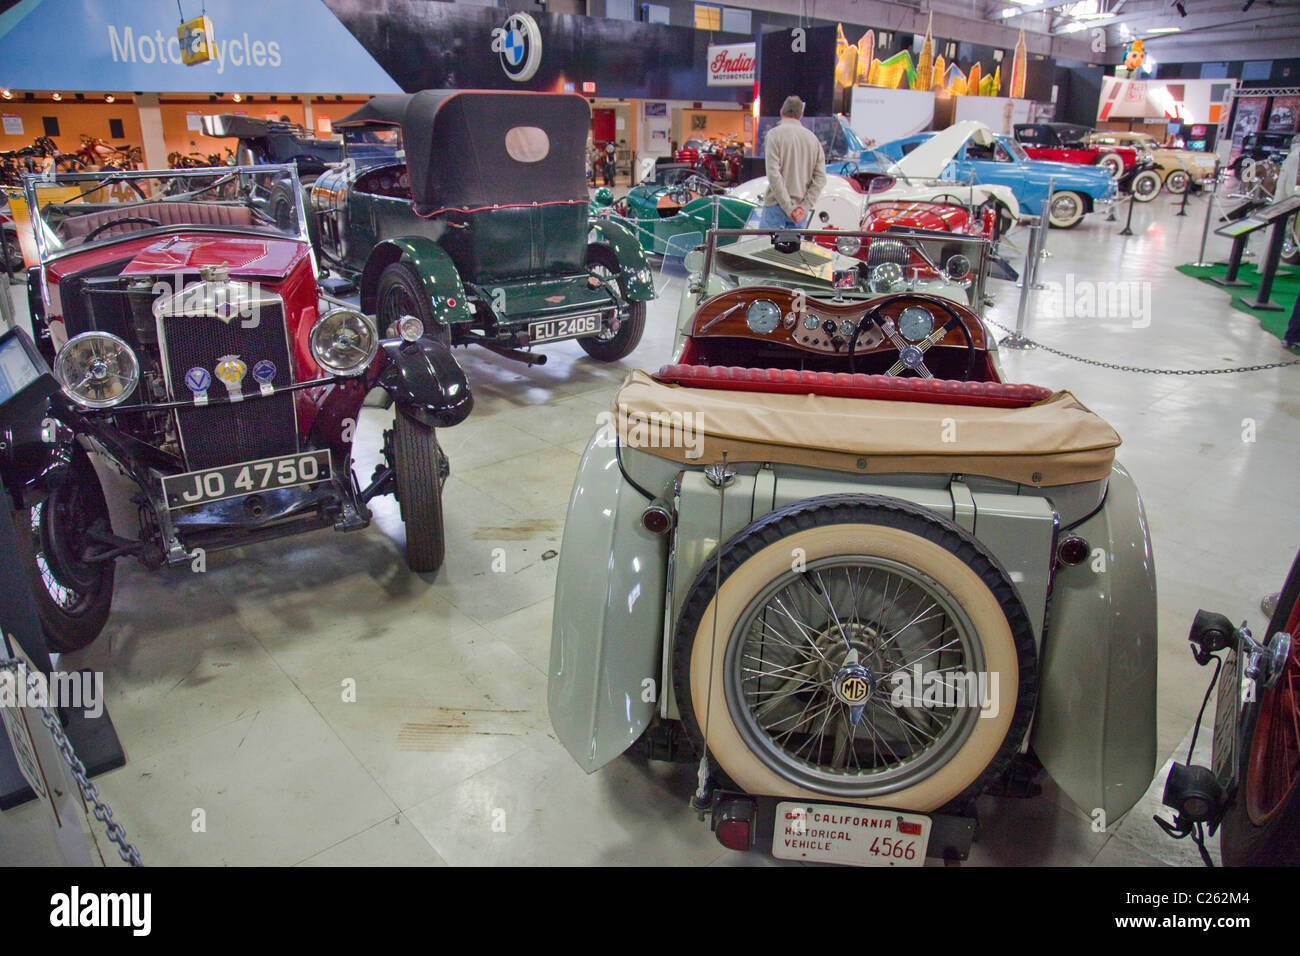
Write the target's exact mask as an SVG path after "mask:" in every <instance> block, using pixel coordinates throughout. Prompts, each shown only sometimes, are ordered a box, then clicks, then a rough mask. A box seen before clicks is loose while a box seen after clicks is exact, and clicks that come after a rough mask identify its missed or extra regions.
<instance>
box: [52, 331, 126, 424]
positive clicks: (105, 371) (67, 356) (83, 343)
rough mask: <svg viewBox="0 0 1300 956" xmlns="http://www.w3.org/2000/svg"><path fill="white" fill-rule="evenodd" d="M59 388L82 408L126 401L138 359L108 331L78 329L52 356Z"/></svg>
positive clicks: (104, 406)
mask: <svg viewBox="0 0 1300 956" xmlns="http://www.w3.org/2000/svg"><path fill="white" fill-rule="evenodd" d="M54 377H55V378H56V379H58V381H59V384H60V385H62V386H63V391H64V392H65V393H66V394H67V396H68V397H69V398H71V399H72V400H73V401H74V402H76V403H77V404H78V405H82V406H84V407H86V408H112V407H113V406H114V405H120V404H121V403H122V402H124V401H126V399H127V396H129V395H130V394H131V393H132V392H133V391H135V386H136V383H137V382H139V381H140V362H139V360H137V359H136V357H135V353H134V352H132V351H131V347H130V346H129V345H127V344H126V343H125V342H123V341H122V340H121V339H119V338H118V337H117V336H116V335H113V334H111V333H109V332H82V333H81V334H80V335H75V336H73V337H72V338H71V339H69V340H68V342H67V344H66V345H64V346H63V348H61V349H60V350H59V354H58V355H57V356H55V359H54Z"/></svg>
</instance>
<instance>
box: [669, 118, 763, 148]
mask: <svg viewBox="0 0 1300 956" xmlns="http://www.w3.org/2000/svg"><path fill="white" fill-rule="evenodd" d="M673 113H674V114H675V115H674V116H673V127H672V135H673V139H675V140H676V141H677V145H678V146H681V144H682V143H684V142H686V141H687V140H688V139H712V138H713V137H715V136H732V135H735V136H740V137H742V138H743V137H744V136H745V117H746V116H748V115H749V114H748V113H746V112H745V111H744V110H674V111H673ZM693 116H703V117H704V122H705V127H704V129H692V128H691V117H693Z"/></svg>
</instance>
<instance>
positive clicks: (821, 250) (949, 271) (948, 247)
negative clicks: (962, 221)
mask: <svg viewBox="0 0 1300 956" xmlns="http://www.w3.org/2000/svg"><path fill="white" fill-rule="evenodd" d="M988 249H989V244H988V242H987V241H986V240H984V239H979V238H975V237H971V236H960V235H952V234H948V233H944V234H935V233H927V232H923V231H921V230H910V229H890V230H886V231H883V232H859V231H852V232H850V231H844V230H802V231H798V230H779V231H771V230H763V231H760V230H752V229H717V230H713V231H711V232H710V233H709V234H708V237H707V238H706V240H705V244H704V246H703V247H701V248H700V249H697V250H696V251H695V252H694V253H691V255H690V256H689V257H688V258H687V262H686V268H687V271H688V272H691V273H693V274H695V275H698V276H699V277H700V279H701V280H702V282H701V288H702V289H703V290H705V291H706V292H707V294H709V295H715V294H717V293H719V292H723V291H725V290H727V289H733V288H737V287H739V286H745V285H775V286H782V287H785V288H792V289H803V290H805V291H806V292H807V294H808V295H809V296H811V297H814V298H827V299H834V300H866V299H873V298H877V297H879V296H881V295H889V294H896V293H902V292H921V293H928V294H932V295H941V296H944V297H946V298H949V299H954V300H956V301H958V302H960V303H961V304H962V305H965V306H967V307H968V308H970V309H973V310H974V311H975V312H976V313H978V314H982V313H983V311H984V309H983V305H984V291H983V290H984V283H985V279H986V278H987V267H988V262H989V255H988Z"/></svg>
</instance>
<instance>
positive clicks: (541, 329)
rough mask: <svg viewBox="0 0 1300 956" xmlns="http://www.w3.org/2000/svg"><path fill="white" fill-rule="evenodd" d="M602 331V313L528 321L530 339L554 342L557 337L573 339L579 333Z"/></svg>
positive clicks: (535, 341) (531, 340) (534, 341)
mask: <svg viewBox="0 0 1300 956" xmlns="http://www.w3.org/2000/svg"><path fill="white" fill-rule="evenodd" d="M599 331H600V313H599V312H593V313H591V314H590V315H574V316H570V317H569V318H567V319H543V320H542V321H541V322H529V323H528V341H529V342H532V343H534V344H536V343H537V342H554V341H556V340H557V339H571V338H574V337H575V336H578V335H591V333H593V332H599Z"/></svg>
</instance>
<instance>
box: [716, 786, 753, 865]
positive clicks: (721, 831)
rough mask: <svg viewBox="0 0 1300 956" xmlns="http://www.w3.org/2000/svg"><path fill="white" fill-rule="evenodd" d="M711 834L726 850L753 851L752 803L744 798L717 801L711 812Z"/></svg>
mask: <svg viewBox="0 0 1300 956" xmlns="http://www.w3.org/2000/svg"><path fill="white" fill-rule="evenodd" d="M713 833H714V835H715V836H716V837H717V838H718V842H719V843H721V844H722V845H723V846H725V847H726V848H727V849H728V850H739V851H741V852H745V851H747V850H750V849H753V846H754V802H753V801H752V800H749V799H746V798H744V797H729V798H727V799H724V800H721V801H719V803H718V805H717V807H715V808H714V810H713Z"/></svg>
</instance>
